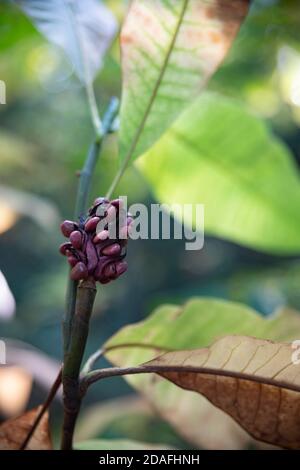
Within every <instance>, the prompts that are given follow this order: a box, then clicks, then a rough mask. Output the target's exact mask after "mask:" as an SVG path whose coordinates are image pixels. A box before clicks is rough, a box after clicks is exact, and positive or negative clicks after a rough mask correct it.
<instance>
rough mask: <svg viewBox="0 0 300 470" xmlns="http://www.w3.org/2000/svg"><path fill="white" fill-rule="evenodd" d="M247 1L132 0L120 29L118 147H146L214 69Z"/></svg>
mask: <svg viewBox="0 0 300 470" xmlns="http://www.w3.org/2000/svg"><path fill="white" fill-rule="evenodd" d="M248 5H249V1H248V0H234V1H233V0H222V1H220V0H156V1H151V2H149V1H147V0H135V1H133V2H132V5H131V8H130V10H129V13H128V16H127V19H126V22H125V24H124V27H123V30H122V34H121V46H122V71H123V92H122V104H121V128H120V147H121V148H120V151H121V158H122V159H123V160H125V161H128V160H130V158H135V157H137V156H138V155H140V154H141V153H143V152H144V151H145V150H146V149H147V148H149V147H150V146H151V145H152V144H153V143H154V142H155V140H157V139H158V137H159V136H160V135H161V134H162V133H163V132H164V131H165V129H166V128H167V127H168V126H169V125H170V124H171V123H172V122H173V120H174V119H175V118H176V117H177V115H178V114H179V113H180V112H181V111H182V110H183V109H184V108H185V107H186V106H187V105H188V104H189V103H190V102H191V100H192V99H194V98H195V96H196V95H197V94H198V93H199V91H200V90H201V89H202V88H203V86H204V85H205V84H206V82H207V80H208V79H209V78H210V76H211V75H212V74H213V73H214V71H215V70H216V69H217V67H218V66H219V64H220V63H221V61H222V60H223V59H224V57H225V56H226V53H227V51H228V49H229V47H230V45H231V43H232V41H233V39H234V38H235V36H236V34H237V31H238V29H239V27H240V24H241V22H242V21H243V19H244V17H245V15H246V13H247V11H248Z"/></svg>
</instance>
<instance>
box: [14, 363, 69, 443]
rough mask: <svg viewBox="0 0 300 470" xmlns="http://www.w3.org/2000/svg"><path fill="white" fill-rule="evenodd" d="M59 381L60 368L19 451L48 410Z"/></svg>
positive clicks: (27, 441)
mask: <svg viewBox="0 0 300 470" xmlns="http://www.w3.org/2000/svg"><path fill="white" fill-rule="evenodd" d="M61 379H62V367H61V368H60V370H59V373H58V375H57V377H56V379H55V382H54V383H53V385H52V387H51V390H50V392H49V393H48V396H47V398H46V400H45V402H44V404H43V406H42V408H41V409H40V411H39V413H38V415H37V416H36V418H35V420H34V422H33V424H32V426H31V428H30V430H29V432H28V434H27V436H26V438H25V439H24V441H23V443H22V445H21V446H20V450H25V449H26V447H27V445H28V443H29V441H30V439H31V438H32V436H33V434H34V432H35V430H36V428H37V427H38V425H39V423H40V421H41V419H42V417H43V416H44V414H45V413H46V411H47V410H48V408H49V406H50V405H51V403H52V401H53V400H54V397H55V395H56V393H57V391H58V389H59V387H60V386H61Z"/></svg>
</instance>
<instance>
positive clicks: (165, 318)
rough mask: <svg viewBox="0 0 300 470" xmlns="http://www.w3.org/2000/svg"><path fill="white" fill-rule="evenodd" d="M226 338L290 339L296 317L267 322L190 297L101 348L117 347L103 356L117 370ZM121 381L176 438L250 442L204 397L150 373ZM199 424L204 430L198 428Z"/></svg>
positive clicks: (222, 444) (231, 444) (297, 327)
mask: <svg viewBox="0 0 300 470" xmlns="http://www.w3.org/2000/svg"><path fill="white" fill-rule="evenodd" d="M227 334H230V335H234V334H239V335H248V336H255V337H257V338H264V339H266V338H267V339H272V340H278V341H287V340H290V339H295V338H297V337H299V334H300V315H298V314H296V313H295V312H293V311H287V310H285V311H281V312H280V313H277V314H276V315H274V316H272V317H269V318H267V319H266V318H263V317H261V316H260V315H258V314H257V313H256V312H255V310H252V309H251V308H248V307H246V306H244V305H242V304H239V303H233V302H226V301H221V300H214V299H207V298H201V299H200V298H198V299H197V298H195V299H193V300H191V301H189V302H188V303H186V304H185V305H183V306H176V305H162V306H161V307H159V308H158V309H157V310H155V311H154V312H153V313H152V315H150V316H149V317H148V318H147V319H146V320H145V321H142V322H140V323H137V324H134V325H129V326H126V327H124V328H123V329H121V330H120V331H119V332H118V333H116V334H115V335H114V336H113V337H112V338H111V339H110V340H109V341H108V342H107V343H106V347H110V346H116V345H120V348H118V349H115V350H112V351H110V352H108V353H107V358H108V359H109V360H110V361H111V362H112V363H113V364H116V365H118V366H122V367H126V366H134V365H138V364H141V363H144V362H147V361H149V360H151V359H152V358H154V357H156V356H157V355H158V353H160V352H162V350H164V349H168V350H180V349H196V348H201V347H205V346H207V345H209V344H210V343H212V342H213V341H214V340H215V339H216V338H218V337H222V336H225V335H227ZM122 344H123V345H126V347H121V345H122ZM130 344H132V347H131V346H130ZM138 344H140V345H141V346H140V347H138V346H137V345H138ZM160 348H161V349H160ZM126 380H127V381H128V382H129V383H130V384H131V385H133V386H134V387H135V388H136V389H137V390H139V391H140V392H142V394H143V395H144V396H145V397H147V399H148V400H149V401H150V402H151V403H152V404H153V405H154V407H155V409H156V410H157V411H158V412H159V413H160V414H161V415H162V417H164V418H165V419H166V420H167V421H169V422H170V423H171V424H172V425H173V426H174V427H175V428H176V430H177V431H178V433H180V434H181V435H182V436H183V437H184V438H185V439H187V440H189V441H190V442H192V443H193V444H195V445H197V446H198V447H199V446H200V447H202V446H203V447H205V448H208V449H239V448H244V447H245V446H246V444H247V443H249V439H250V438H249V437H248V436H247V435H246V433H245V432H244V431H243V430H242V429H241V428H239V427H238V426H237V425H236V424H235V423H234V422H233V421H232V420H231V418H229V417H228V416H226V415H225V414H224V413H223V412H221V411H220V410H218V409H216V408H214V407H213V406H212V405H211V404H210V403H209V402H208V401H207V400H206V399H204V398H203V397H201V396H197V395H195V394H186V393H185V392H184V391H183V390H181V389H179V388H177V387H176V386H174V385H173V384H171V383H168V382H166V381H164V380H163V379H161V378H159V377H156V376H153V375H152V374H149V375H148V374H145V375H139V376H134V377H133V376H128V377H126ZM203 422H205V426H201V423H203Z"/></svg>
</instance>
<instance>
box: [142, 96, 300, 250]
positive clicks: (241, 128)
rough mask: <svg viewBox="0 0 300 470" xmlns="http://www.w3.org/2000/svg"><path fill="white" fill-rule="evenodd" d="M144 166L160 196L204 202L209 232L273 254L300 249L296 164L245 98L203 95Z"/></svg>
mask: <svg viewBox="0 0 300 470" xmlns="http://www.w3.org/2000/svg"><path fill="white" fill-rule="evenodd" d="M139 166H140V169H141V171H142V172H143V173H144V175H145V176H146V178H147V179H148V181H149V183H150V184H151V187H152V188H153V191H154V194H155V196H156V197H157V198H158V200H159V201H160V202H164V203H168V204H171V203H179V204H183V203H192V204H196V203H202V204H204V205H205V233H207V234H213V235H216V236H220V237H222V238H225V239H228V240H233V241H235V242H237V243H240V244H242V245H246V246H249V247H253V248H256V249H259V250H264V251H267V252H271V253H275V254H293V253H299V252H300V211H299V208H300V180H299V174H298V171H297V168H296V165H295V163H294V161H293V159H292V157H291V155H290V153H289V151H288V149H287V148H286V147H285V146H284V145H283V143H281V142H280V141H279V140H278V139H277V138H275V137H274V136H273V135H272V134H271V133H270V132H269V130H268V128H267V127H266V125H265V124H264V122H263V121H261V120H259V119H258V118H256V117H255V116H254V115H252V114H251V113H250V112H249V111H248V110H247V109H245V107H244V106H243V105H242V104H240V103H238V102H236V101H233V100H231V99H229V98H225V97H223V96H220V95H217V94H213V93H206V94H204V95H202V96H201V97H200V98H198V100H197V101H196V102H195V104H193V105H192V106H191V107H190V108H189V109H188V110H187V111H186V112H185V113H184V115H183V116H182V117H180V118H179V119H178V120H177V121H176V122H175V124H174V125H173V127H172V128H171V129H170V130H169V131H168V132H167V133H166V134H165V135H164V136H163V137H162V138H161V139H160V140H159V142H157V144H156V145H155V146H154V147H153V148H152V149H151V150H150V151H149V152H148V153H147V154H146V155H145V156H144V157H143V158H142V159H141V160H140V164H139ZM185 222H187V223H191V220H190V219H188V218H185Z"/></svg>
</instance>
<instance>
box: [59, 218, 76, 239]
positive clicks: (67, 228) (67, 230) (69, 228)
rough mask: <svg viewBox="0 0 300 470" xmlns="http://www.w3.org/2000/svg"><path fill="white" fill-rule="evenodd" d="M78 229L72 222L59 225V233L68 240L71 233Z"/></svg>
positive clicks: (66, 221) (67, 221) (68, 221)
mask: <svg viewBox="0 0 300 470" xmlns="http://www.w3.org/2000/svg"><path fill="white" fill-rule="evenodd" d="M77 228H78V225H77V224H76V223H75V222H72V220H65V221H64V222H62V223H61V224H60V230H61V233H62V234H63V235H64V236H65V237H66V238H69V236H70V235H71V233H72V232H73V231H74V230H76V229H77Z"/></svg>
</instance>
